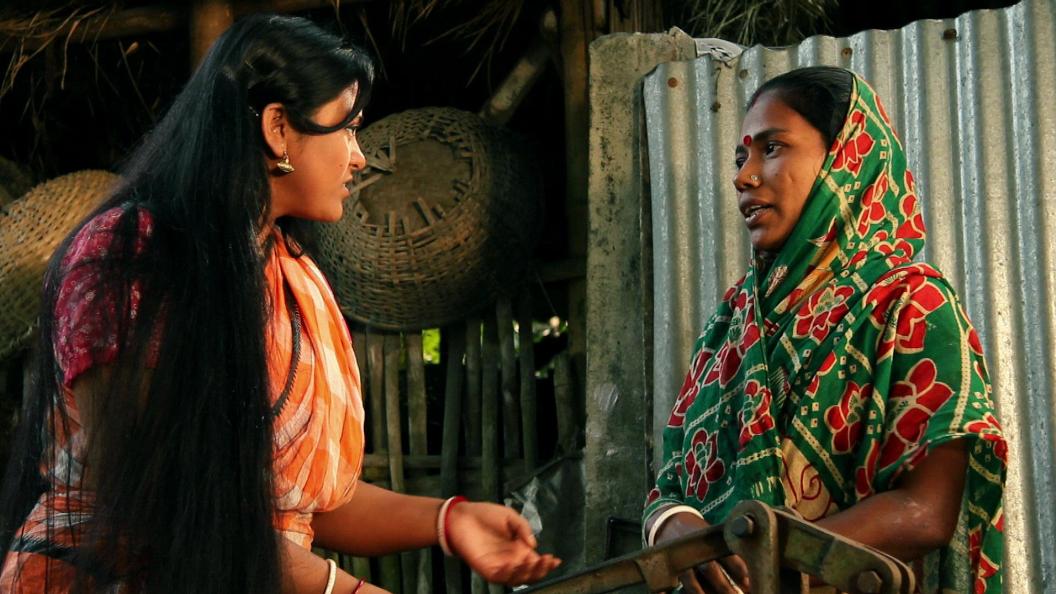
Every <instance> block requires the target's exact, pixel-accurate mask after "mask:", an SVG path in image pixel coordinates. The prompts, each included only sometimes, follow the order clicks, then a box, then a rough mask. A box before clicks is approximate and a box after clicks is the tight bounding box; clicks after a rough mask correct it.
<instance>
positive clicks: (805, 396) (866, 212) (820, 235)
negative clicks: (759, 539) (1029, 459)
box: [644, 76, 1007, 592]
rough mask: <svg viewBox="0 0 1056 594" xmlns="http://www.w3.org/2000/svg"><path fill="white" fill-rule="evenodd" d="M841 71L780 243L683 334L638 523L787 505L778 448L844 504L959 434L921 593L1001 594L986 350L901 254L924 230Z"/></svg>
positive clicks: (997, 480)
mask: <svg viewBox="0 0 1056 594" xmlns="http://www.w3.org/2000/svg"><path fill="white" fill-rule="evenodd" d="M853 79H854V80H853V90H852V93H851V99H850V106H849V109H848V113H847V116H846V118H845V120H844V124H843V128H842V129H841V130H840V132H839V134H838V136H837V138H836V140H835V142H834V143H833V145H832V146H831V147H830V149H829V152H828V155H827V157H826V159H825V162H824V164H823V165H822V167H821V171H820V172H819V173H818V176H817V179H816V180H815V182H814V186H813V188H812V189H811V191H810V196H809V197H808V199H807V203H806V205H805V207H804V210H803V214H802V216H801V217H800V220H799V221H798V223H797V224H796V226H795V228H794V229H793V231H792V234H791V236H790V237H789V238H788V241H787V242H786V243H785V245H784V247H783V248H782V249H781V251H780V253H778V254H777V256H776V258H775V259H774V260H773V262H772V263H770V265H769V266H768V267H764V265H763V264H762V261H761V259H759V258H755V259H753V262H752V263H751V264H750V265H749V268H748V272H747V274H746V275H745V276H744V278H742V279H741V280H740V281H739V282H737V283H736V284H735V285H734V286H733V287H732V288H731V289H729V291H727V292H726V294H725V297H724V298H723V300H722V303H721V304H720V305H719V308H718V311H716V313H715V314H714V315H713V316H712V317H711V319H710V320H709V322H708V323H707V325H706V327H705V329H704V332H703V334H702V335H701V337H700V338H699V339H698V340H697V342H696V347H695V354H694V356H693V359H692V363H691V366H690V372H689V374H688V375H687V377H686V380H685V383H684V384H683V386H682V389H681V391H680V394H679V396H678V398H677V400H676V402H675V406H674V410H673V412H672V414H671V417H670V419H669V421H668V424H667V427H666V428H665V430H664V437H663V451H664V465H663V467H662V468H661V469H660V471H659V473H658V477H657V482H656V488H654V489H653V490H652V491H651V492H650V494H649V498H648V500H647V503H646V509H645V515H644V517H645V518H649V516H651V515H652V514H653V513H654V512H655V511H657V510H659V509H661V508H663V507H666V506H668V505H671V504H673V503H678V504H688V505H691V506H693V507H695V508H696V509H698V510H699V511H700V512H701V513H702V514H703V515H704V518H705V519H706V520H708V521H709V522H712V523H717V522H721V521H722V520H723V519H724V518H725V517H726V515H727V514H728V513H729V511H730V510H731V509H732V508H733V506H734V505H736V504H737V503H738V502H739V501H741V500H744V499H757V500H761V501H763V502H765V503H768V504H770V505H775V506H781V505H785V504H786V501H788V500H789V499H790V497H789V494H788V493H786V488H785V487H784V486H783V483H782V480H781V476H782V472H783V470H784V468H785V460H784V459H783V456H784V455H785V453H784V452H783V446H784V445H786V444H788V443H789V442H790V443H791V445H792V446H794V447H795V448H796V449H797V450H798V451H799V452H801V453H802V455H803V456H804V457H805V458H806V460H807V462H808V463H809V464H810V465H811V466H813V467H814V469H816V471H817V477H818V480H820V481H822V483H823V485H824V488H825V489H826V490H827V492H828V494H829V496H830V497H831V498H832V503H833V504H834V505H835V508H834V510H844V509H847V508H849V507H851V506H853V505H855V504H856V503H857V502H859V501H861V500H863V499H865V498H867V497H869V496H871V495H873V494H875V493H878V492H882V491H887V490H890V489H893V488H895V486H896V481H897V480H898V479H899V477H900V476H902V475H903V474H904V473H906V472H908V471H910V470H912V469H913V468H914V467H915V466H916V465H917V464H918V463H919V462H920V461H921V460H922V459H923V458H924V457H925V456H926V455H927V453H928V452H929V451H930V450H931V449H933V448H935V447H936V446H938V445H941V444H943V443H946V442H948V441H952V440H956V439H967V450H968V453H969V462H968V470H967V477H966V483H965V491H964V495H963V503H962V506H961V518H960V521H959V523H958V527H957V531H956V534H955V535H954V537H953V541H952V542H951V543H950V545H949V546H948V547H946V548H944V549H943V550H942V551H940V552H939V554H938V555H930V556H929V557H928V559H927V560H926V561H925V580H924V581H925V583H924V584H922V586H924V590H923V591H935V590H940V589H948V590H952V591H956V592H968V591H974V592H997V591H1000V589H1001V573H1000V567H999V564H1000V562H1001V555H1002V548H1003V540H1002V534H1001V532H1002V524H1003V519H1002V511H1001V494H1002V489H1003V483H1004V475H1005V466H1006V459H1007V448H1006V444H1005V441H1004V438H1003V437H1002V435H1001V428H1000V425H999V424H998V422H997V420H996V418H995V417H994V414H993V410H994V407H993V403H992V401H991V398H990V390H991V388H990V381H989V377H988V375H987V371H986V365H985V362H984V359H983V352H982V346H981V344H980V341H979V337H978V335H977V334H976V332H975V329H974V328H973V327H972V325H971V323H970V322H969V321H968V319H967V316H966V315H965V313H964V310H963V308H962V307H961V305H960V303H959V302H958V300H957V297H956V295H955V293H954V290H953V288H952V287H951V286H950V284H949V282H948V281H947V280H946V279H945V278H944V277H943V276H942V275H941V274H940V273H939V272H938V271H937V270H935V269H934V268H932V267H931V266H929V265H927V264H923V263H914V262H913V257H914V255H915V254H917V253H919V252H920V251H921V249H922V248H923V247H924V240H925V229H924V220H923V218H922V216H921V213H920V204H919V201H918V199H917V196H916V194H915V191H914V183H913V176H912V174H911V173H910V172H909V170H908V169H907V167H906V157H905V154H904V152H903V149H902V145H901V142H900V141H899V139H898V138H897V137H896V136H895V133H894V131H893V130H892V128H891V122H890V119H889V118H888V115H887V113H886V112H885V111H884V108H883V106H882V105H881V104H880V101H879V99H878V98H877V97H876V95H875V93H874V92H873V90H872V89H871V88H870V87H869V85H868V84H867V83H866V82H865V81H864V80H862V79H861V78H859V77H858V76H854V77H853ZM929 576H930V577H929Z"/></svg>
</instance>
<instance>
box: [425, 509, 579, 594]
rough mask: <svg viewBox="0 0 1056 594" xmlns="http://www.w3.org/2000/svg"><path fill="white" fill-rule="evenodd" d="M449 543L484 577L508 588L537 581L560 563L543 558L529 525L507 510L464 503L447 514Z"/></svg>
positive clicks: (552, 559)
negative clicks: (536, 548)
mask: <svg viewBox="0 0 1056 594" xmlns="http://www.w3.org/2000/svg"><path fill="white" fill-rule="evenodd" d="M448 514H450V517H449V518H448V531H447V535H446V536H447V542H448V544H449V545H450V547H451V549H452V550H453V551H454V552H455V553H456V554H457V555H458V556H459V557H461V558H462V560H463V561H465V562H466V564H468V565H469V566H470V568H472V569H473V571H475V572H477V573H479V574H480V575H481V577H483V578H484V579H486V580H487V581H489V582H493V583H497V584H506V585H510V586H513V585H518V584H526V583H531V582H535V581H538V580H539V579H541V578H542V577H543V576H545V575H546V574H548V573H550V572H551V571H552V570H553V569H554V568H555V567H557V566H558V565H560V564H561V560H560V559H558V558H557V557H554V556H553V555H550V554H546V555H540V554H539V553H538V552H537V551H536V550H535V547H536V544H537V543H536V540H535V536H534V535H532V529H531V528H530V527H529V526H528V522H527V521H526V520H525V519H524V518H522V517H521V516H519V515H518V514H517V513H516V512H514V511H513V510H512V509H510V508H508V507H504V506H501V505H496V504H494V503H477V502H469V501H467V502H464V503H460V504H458V505H455V506H453V507H452V508H451V509H450V511H448Z"/></svg>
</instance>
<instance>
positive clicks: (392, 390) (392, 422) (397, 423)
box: [385, 334, 417, 593]
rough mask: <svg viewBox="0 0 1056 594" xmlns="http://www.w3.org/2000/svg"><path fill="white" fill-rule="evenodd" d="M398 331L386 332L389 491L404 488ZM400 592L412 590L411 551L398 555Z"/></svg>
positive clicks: (400, 348)
mask: <svg viewBox="0 0 1056 594" xmlns="http://www.w3.org/2000/svg"><path fill="white" fill-rule="evenodd" d="M402 342H403V341H402V340H400V335H399V334H386V335H385V436H386V442H387V445H388V450H389V480H390V481H391V485H392V490H393V491H396V492H397V493H405V492H406V491H407V489H406V486H405V485H404V480H403V478H404V477H403V444H402V441H403V438H402V437H403V431H402V427H401V425H402V418H401V417H400V355H401V354H402V352H401V351H402V350H403V344H402ZM400 568H401V574H402V575H403V583H402V585H401V588H402V590H401V591H403V592H408V593H410V592H412V591H413V589H412V588H411V587H410V583H411V582H413V580H414V576H415V575H416V568H417V563H416V560H415V559H414V556H413V554H412V553H401V554H400Z"/></svg>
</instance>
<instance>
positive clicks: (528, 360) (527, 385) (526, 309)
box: [517, 291, 539, 473]
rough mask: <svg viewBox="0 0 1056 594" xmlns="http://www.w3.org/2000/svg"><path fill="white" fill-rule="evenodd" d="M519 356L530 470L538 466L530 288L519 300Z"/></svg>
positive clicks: (523, 425) (526, 462)
mask: <svg viewBox="0 0 1056 594" xmlns="http://www.w3.org/2000/svg"><path fill="white" fill-rule="evenodd" d="M517 328H518V330H517V332H518V336H519V340H518V343H519V346H520V349H519V350H518V353H517V357H518V360H519V363H520V374H521V394H520V396H521V433H522V434H523V436H524V437H523V439H524V469H525V472H528V473H531V472H533V471H535V468H536V467H537V466H539V433H538V428H537V425H538V422H539V419H538V417H539V413H538V410H539V408H538V402H537V401H536V394H535V342H534V337H533V335H532V298H531V296H530V295H529V293H528V291H523V292H521V295H520V296H519V297H518V299H517Z"/></svg>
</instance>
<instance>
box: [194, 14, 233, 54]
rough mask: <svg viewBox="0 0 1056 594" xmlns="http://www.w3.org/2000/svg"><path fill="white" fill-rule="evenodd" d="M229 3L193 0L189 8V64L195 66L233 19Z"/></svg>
mask: <svg viewBox="0 0 1056 594" xmlns="http://www.w3.org/2000/svg"><path fill="white" fill-rule="evenodd" d="M234 15H235V12H234V10H233V9H232V7H231V3H230V2H227V1H225V0H195V3H194V7H193V8H192V9H191V39H190V41H191V65H192V68H197V67H198V65H199V64H201V62H202V58H204V57H205V54H206V53H207V52H208V51H209V48H210V47H212V45H213V42H214V41H216V38H217V37H220V34H221V33H223V32H224V31H227V28H228V27H230V26H231V23H233V22H234V20H235V17H234Z"/></svg>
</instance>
